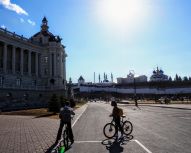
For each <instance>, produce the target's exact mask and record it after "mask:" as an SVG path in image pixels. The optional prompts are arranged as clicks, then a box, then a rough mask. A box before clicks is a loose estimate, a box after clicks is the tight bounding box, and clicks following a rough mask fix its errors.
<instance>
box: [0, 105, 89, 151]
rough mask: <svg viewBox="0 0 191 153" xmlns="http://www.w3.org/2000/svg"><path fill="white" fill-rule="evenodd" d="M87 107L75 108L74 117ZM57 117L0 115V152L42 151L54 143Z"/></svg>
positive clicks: (57, 125)
mask: <svg viewBox="0 0 191 153" xmlns="http://www.w3.org/2000/svg"><path fill="white" fill-rule="evenodd" d="M86 107H87V105H84V106H82V107H80V108H79V109H77V110H75V112H76V115H75V118H74V121H75V119H76V118H77V117H78V115H80V114H81V113H82V112H83V110H84V109H85V108H86ZM59 122H60V121H59V120H58V119H50V118H45V117H43V118H35V117H34V116H16V115H14V116H13V115H0V153H44V152H46V151H47V150H48V148H49V147H51V146H52V144H54V142H55V139H56V135H57V132H58V128H59Z"/></svg>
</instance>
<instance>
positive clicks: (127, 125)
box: [103, 115, 133, 139]
mask: <svg viewBox="0 0 191 153" xmlns="http://www.w3.org/2000/svg"><path fill="white" fill-rule="evenodd" d="M125 117H126V116H125V115H123V116H121V126H122V129H123V134H125V135H130V134H131V133H132V131H133V125H132V123H131V122H130V121H128V120H126V121H123V120H124V118H125ZM103 133H104V135H105V137H107V138H109V139H110V138H113V137H114V136H115V135H116V133H117V129H116V127H115V122H114V119H112V121H111V122H110V123H107V124H106V125H105V126H104V128H103Z"/></svg>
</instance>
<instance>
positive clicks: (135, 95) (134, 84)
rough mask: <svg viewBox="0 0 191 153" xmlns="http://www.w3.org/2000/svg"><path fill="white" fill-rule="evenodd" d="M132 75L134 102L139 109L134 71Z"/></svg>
mask: <svg viewBox="0 0 191 153" xmlns="http://www.w3.org/2000/svg"><path fill="white" fill-rule="evenodd" d="M130 73H132V74H133V87H134V101H135V106H136V107H138V103H137V93H136V80H135V71H134V70H131V71H130Z"/></svg>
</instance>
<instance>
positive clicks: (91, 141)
mask: <svg viewBox="0 0 191 153" xmlns="http://www.w3.org/2000/svg"><path fill="white" fill-rule="evenodd" d="M101 142H102V141H74V143H101Z"/></svg>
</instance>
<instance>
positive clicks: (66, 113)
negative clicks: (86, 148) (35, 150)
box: [55, 102, 75, 144]
mask: <svg viewBox="0 0 191 153" xmlns="http://www.w3.org/2000/svg"><path fill="white" fill-rule="evenodd" d="M72 115H75V113H74V111H73V109H72V108H71V107H70V106H69V102H65V105H64V107H62V108H61V109H60V114H59V118H60V127H59V129H58V134H57V137H56V142H55V143H56V144H57V143H58V141H59V140H60V139H61V135H62V129H63V127H64V125H65V124H67V127H68V133H69V139H70V141H71V143H74V136H73V132H72V126H71V120H72Z"/></svg>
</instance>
